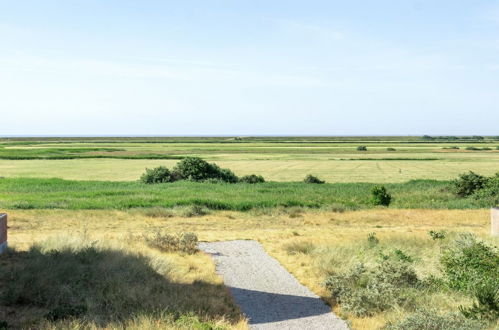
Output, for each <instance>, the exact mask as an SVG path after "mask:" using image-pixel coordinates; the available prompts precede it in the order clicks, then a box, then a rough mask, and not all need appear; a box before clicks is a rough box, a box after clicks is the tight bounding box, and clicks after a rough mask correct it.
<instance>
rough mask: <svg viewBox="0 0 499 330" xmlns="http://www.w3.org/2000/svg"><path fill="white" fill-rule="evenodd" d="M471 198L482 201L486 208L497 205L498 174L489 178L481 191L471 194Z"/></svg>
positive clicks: (498, 201)
mask: <svg viewBox="0 0 499 330" xmlns="http://www.w3.org/2000/svg"><path fill="white" fill-rule="evenodd" d="M473 198H474V199H476V200H479V201H482V202H483V203H484V204H487V206H498V205H499V173H497V174H496V175H495V176H493V177H492V178H489V179H488V180H487V182H486V183H485V185H484V186H483V187H482V189H480V190H477V191H475V192H474V193H473Z"/></svg>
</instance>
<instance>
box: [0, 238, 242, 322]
mask: <svg viewBox="0 0 499 330" xmlns="http://www.w3.org/2000/svg"><path fill="white" fill-rule="evenodd" d="M139 250H140V251H141V252H140V253H137V252H132V251H131V250H130V249H127V248H122V247H119V246H113V245H111V244H109V243H103V242H99V241H92V240H89V239H88V237H87V238H83V237H81V238H80V237H78V238H75V237H73V238H56V239H51V240H48V241H45V242H42V243H40V244H36V245H33V246H32V247H31V248H30V249H29V250H27V251H15V250H10V251H9V252H8V253H7V254H6V255H5V256H3V258H2V259H3V260H2V267H6V268H7V269H8V271H4V270H2V271H0V306H2V308H7V309H9V310H12V312H11V313H7V319H6V320H3V321H4V322H7V324H8V325H9V326H10V327H13V328H30V329H53V328H57V329H61V328H67V329H81V328H85V329H87V328H89V329H92V328H111V329H113V328H117V329H120V328H121V329H123V328H137V329H142V328H148V327H150V328H180V329H186V328H189V329H196V328H198V329H223V328H225V327H226V326H228V325H229V324H230V323H234V324H235V323H237V322H239V320H240V318H241V317H240V315H239V314H238V312H237V311H236V310H235V308H234V305H233V304H232V302H231V301H230V299H229V297H228V294H227V291H226V289H225V288H224V287H223V285H221V284H213V283H208V282H203V281H195V282H193V283H181V282H179V281H178V280H176V279H175V278H174V276H173V274H175V272H176V265H175V263H174V262H173V261H172V260H171V259H170V258H169V256H168V255H165V254H157V253H156V254H154V253H152V252H148V250H147V249H144V248H140V247H139ZM16 311H17V312H16ZM19 316H22V317H19ZM27 316H29V317H27ZM217 324H218V325H220V326H218V325H217ZM153 325H156V326H155V327H153ZM222 325H224V326H222Z"/></svg>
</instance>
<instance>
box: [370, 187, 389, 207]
mask: <svg viewBox="0 0 499 330" xmlns="http://www.w3.org/2000/svg"><path fill="white" fill-rule="evenodd" d="M391 201H392V196H391V195H390V194H389V193H388V192H387V191H386V188H385V186H374V187H373V188H372V189H371V203H372V204H373V205H383V206H389V205H390V202H391Z"/></svg>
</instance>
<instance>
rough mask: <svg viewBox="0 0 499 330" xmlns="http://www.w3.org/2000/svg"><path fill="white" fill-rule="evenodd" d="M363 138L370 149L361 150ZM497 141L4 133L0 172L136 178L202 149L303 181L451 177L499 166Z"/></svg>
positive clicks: (227, 162) (244, 169)
mask: <svg viewBox="0 0 499 330" xmlns="http://www.w3.org/2000/svg"><path fill="white" fill-rule="evenodd" d="M360 145H364V146H366V147H367V151H357V150H356V148H357V147H358V146H360ZM497 146H499V140H495V139H486V140H484V141H482V140H480V141H475V142H473V141H470V140H457V141H446V140H443V141H440V140H438V141H424V140H422V139H421V138H415V137H400V138H396V137H387V138H381V137H378V138H360V137H359V138H353V137H352V138H343V140H342V139H341V138H301V139H299V138H247V139H246V138H243V139H242V140H236V139H234V138H211V139H202V138H198V139H195V138H191V139H186V138H183V139H182V138H177V139H172V138H170V139H168V138H164V139H161V138H157V139H152V138H150V139H149V140H148V139H147V138H141V139H139V138H136V139H124V138H123V139H117V138H116V139H112V138H108V139H101V140H99V139H91V138H87V139H82V138H79V139H78V138H74V139H46V140H45V141H43V140H40V139H39V140H36V139H21V140H19V139H18V140H16V139H3V140H0V175H1V176H4V177H41V178H52V177H57V178H64V179H71V180H110V181H134V180H137V179H138V177H139V176H140V174H141V173H142V172H143V171H144V169H145V168H146V167H155V166H159V165H165V166H168V167H172V166H173V165H174V164H175V163H176V162H177V161H178V159H179V158H181V157H185V156H199V157H202V158H203V159H206V160H208V161H213V162H216V163H217V164H218V165H220V166H222V167H227V168H230V169H232V170H233V171H234V172H235V173H236V174H237V175H247V174H252V173H255V174H260V175H263V176H264V177H265V178H266V179H267V180H270V181H300V180H302V179H303V177H304V176H305V175H307V174H314V175H318V176H320V177H321V178H323V179H325V180H326V181H328V182H376V183H389V182H405V181H408V180H412V179H436V180H448V179H452V178H455V177H456V176H457V175H458V174H460V173H462V172H465V171H468V170H472V171H475V172H477V173H480V174H483V175H491V174H494V173H495V172H497V171H498V164H499V150H496V148H497ZM456 147H457V148H459V149H450V148H456ZM388 148H392V149H390V150H392V151H389V150H388ZM466 148H475V149H477V150H466ZM393 149H394V150H393ZM483 149H486V150H483ZM489 149H490V150H489Z"/></svg>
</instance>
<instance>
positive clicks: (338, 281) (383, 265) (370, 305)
mask: <svg viewBox="0 0 499 330" xmlns="http://www.w3.org/2000/svg"><path fill="white" fill-rule="evenodd" d="M418 283H419V280H418V278H417V276H416V272H415V271H414V269H413V268H412V267H411V266H410V264H408V263H406V262H401V261H396V260H391V259H386V260H381V261H380V262H378V263H377V264H376V265H374V266H373V267H371V268H368V267H366V266H364V265H363V264H359V265H357V266H355V267H353V268H352V269H350V270H349V271H347V272H346V273H343V274H339V275H331V276H329V277H328V278H327V279H326V282H325V285H326V288H327V289H328V290H329V291H330V292H331V296H332V298H333V299H334V300H335V301H336V302H338V303H340V304H341V307H342V309H344V310H346V311H348V312H350V313H352V314H354V315H356V316H358V317H364V316H372V315H374V314H376V313H379V312H383V311H386V310H389V309H391V308H393V307H394V306H397V305H403V304H406V303H409V302H410V301H411V300H412V299H414V298H413V297H414V296H413V294H412V291H411V290H414V288H415V287H416V285H417V284H418Z"/></svg>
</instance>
